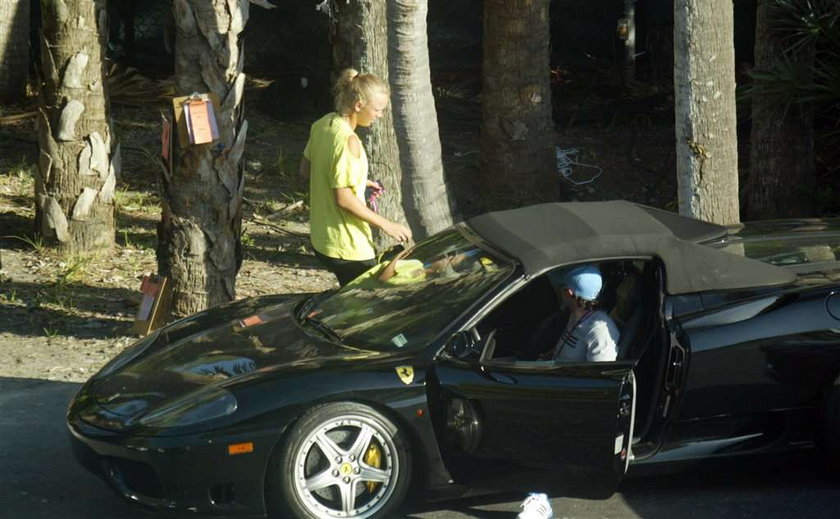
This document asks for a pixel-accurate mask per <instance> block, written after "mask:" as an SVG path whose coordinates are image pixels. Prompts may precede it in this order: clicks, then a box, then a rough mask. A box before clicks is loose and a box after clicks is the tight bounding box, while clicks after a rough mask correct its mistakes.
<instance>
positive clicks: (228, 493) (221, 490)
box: [210, 483, 236, 506]
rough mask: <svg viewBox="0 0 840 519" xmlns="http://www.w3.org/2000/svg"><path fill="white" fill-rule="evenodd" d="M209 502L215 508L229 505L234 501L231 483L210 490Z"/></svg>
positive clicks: (234, 496)
mask: <svg viewBox="0 0 840 519" xmlns="http://www.w3.org/2000/svg"><path fill="white" fill-rule="evenodd" d="M210 501H211V502H212V503H213V504H214V505H215V506H224V505H230V504H232V503H234V502H235V501H236V495H235V494H234V491H233V483H222V484H219V485H215V486H213V487H211V488H210Z"/></svg>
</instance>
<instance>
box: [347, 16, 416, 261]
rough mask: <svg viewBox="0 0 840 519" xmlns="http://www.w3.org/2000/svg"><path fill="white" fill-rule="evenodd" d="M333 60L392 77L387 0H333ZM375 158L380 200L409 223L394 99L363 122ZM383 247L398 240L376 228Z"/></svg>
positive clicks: (389, 214)
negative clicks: (381, 112) (374, 118)
mask: <svg viewBox="0 0 840 519" xmlns="http://www.w3.org/2000/svg"><path fill="white" fill-rule="evenodd" d="M331 10H332V13H333V18H332V21H333V31H334V32H333V35H332V36H333V41H332V48H333V64H334V66H335V72H336V73H338V72H340V71H341V70H344V69H345V68H347V67H353V68H354V69H356V70H358V71H360V72H362V73H373V74H376V75H377V76H379V77H380V78H382V79H383V80H385V81H386V82H387V81H388V80H389V73H388V31H387V25H388V22H387V19H386V7H385V3H384V2H382V1H380V0H353V1H351V2H346V1H342V0H333V2H332V6H331ZM357 133H359V136H360V137H361V138H362V140H363V144H364V148H365V151H366V152H367V155H368V162H369V163H370V174H369V176H370V178H371V179H372V180H379V181H381V182H382V184H383V186H385V193H384V195H383V196H382V197H380V198H379V200H378V209H379V213H380V214H382V216H384V217H385V218H387V219H389V220H391V221H392V222H398V223H401V224H405V223H406V218H405V212H404V211H403V207H402V188H401V183H402V176H403V175H402V168H401V166H400V151H399V148H398V147H397V137H396V133H395V132H394V118H393V105H391V108H390V109H388V110H386V112H385V115H384V116H383V117H382V118H380V119H379V120H378V121H377V122H376V123H375V124H373V125H372V126H371V127H370V128H369V129H364V128H357ZM374 241H375V245H376V249H377V250H380V251H381V250H384V249H387V248H388V247H390V246H392V245H394V244H395V243H396V241H395V240H394V239H393V238H391V237H390V236H388V235H387V234H385V233H384V232H376V233H375V234H374Z"/></svg>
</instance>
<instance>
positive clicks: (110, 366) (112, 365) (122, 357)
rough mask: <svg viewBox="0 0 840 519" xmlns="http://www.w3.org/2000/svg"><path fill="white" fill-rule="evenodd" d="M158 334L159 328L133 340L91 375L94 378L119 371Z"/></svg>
mask: <svg viewBox="0 0 840 519" xmlns="http://www.w3.org/2000/svg"><path fill="white" fill-rule="evenodd" d="M159 335H160V330H156V331H154V332H152V333H150V334H149V335H147V336H145V337H143V338H142V339H140V340H139V341H137V342H135V343H134V344H132V345H131V346H129V347H128V348H126V349H125V350H123V351H122V352H121V353H120V354H119V355H117V356H116V357H114V358H113V359H111V360H110V361H108V363H107V364H105V365H104V366H103V367H102V369H100V370H99V371H98V372H97V373H96V375H94V376H93V378H94V379H98V378H103V377H107V376H108V375H110V374H112V373H114V372H116V371H119V370H120V369H121V368H122V367H124V366H125V365H127V364H128V363H130V362H131V361H132V360H134V359H136V358H137V357H139V356H140V355H141V354H142V353H143V352H144V351H146V349H147V348H148V347H149V346H151V345H152V344H154V342H155V341H156V340H157V338H158V336H159Z"/></svg>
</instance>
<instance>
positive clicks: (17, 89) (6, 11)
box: [0, 0, 29, 103]
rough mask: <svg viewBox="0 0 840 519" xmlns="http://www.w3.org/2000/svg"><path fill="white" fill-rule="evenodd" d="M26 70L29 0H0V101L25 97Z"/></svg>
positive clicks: (10, 101)
mask: <svg viewBox="0 0 840 519" xmlns="http://www.w3.org/2000/svg"><path fill="white" fill-rule="evenodd" d="M28 71H29V0H3V1H2V2H0V102H2V103H17V102H20V101H23V100H24V99H25V98H26V80H27V72H28Z"/></svg>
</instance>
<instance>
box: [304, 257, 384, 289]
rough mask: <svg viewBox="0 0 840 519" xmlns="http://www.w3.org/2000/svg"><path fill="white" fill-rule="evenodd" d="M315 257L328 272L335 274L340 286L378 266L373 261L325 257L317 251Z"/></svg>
mask: <svg viewBox="0 0 840 519" xmlns="http://www.w3.org/2000/svg"><path fill="white" fill-rule="evenodd" d="M315 257H316V258H318V261H320V262H321V264H322V265H323V266H324V267H325V268H326V269H327V270H329V271H330V272H332V273H333V274H335V277H337V278H338V284H339V285H341V286H344V285H346V284H347V283H349V282H351V281H353V280H354V279H356V278H357V277H359V275H360V274H362V273H363V272H365V271H366V270H367V269H369V268H371V267H373V266H375V265H376V260H373V259H369V260H345V259H340V258H331V257H329V256H324V255H323V254H321V253H320V252H318V251H317V250H316V251H315Z"/></svg>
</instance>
